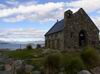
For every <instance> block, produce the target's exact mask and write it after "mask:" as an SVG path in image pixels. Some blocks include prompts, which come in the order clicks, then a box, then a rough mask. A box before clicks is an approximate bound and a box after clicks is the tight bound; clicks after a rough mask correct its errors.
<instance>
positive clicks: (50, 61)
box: [44, 54, 60, 74]
mask: <svg viewBox="0 0 100 74" xmlns="http://www.w3.org/2000/svg"><path fill="white" fill-rule="evenodd" d="M44 65H45V69H46V70H47V71H48V74H58V71H59V68H60V55H59V54H50V55H48V56H47V57H46V60H45V63H44Z"/></svg>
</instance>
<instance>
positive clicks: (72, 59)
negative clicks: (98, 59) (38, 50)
mask: <svg viewBox="0 0 100 74" xmlns="http://www.w3.org/2000/svg"><path fill="white" fill-rule="evenodd" d="M63 61H64V63H63V64H64V68H65V72H66V74H77V72H79V71H81V70H83V69H85V65H84V63H83V61H82V59H81V57H80V55H71V54H67V55H66V56H65V57H64V60H63Z"/></svg>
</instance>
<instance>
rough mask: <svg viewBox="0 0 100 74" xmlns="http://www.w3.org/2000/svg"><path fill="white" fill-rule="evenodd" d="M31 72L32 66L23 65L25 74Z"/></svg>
mask: <svg viewBox="0 0 100 74" xmlns="http://www.w3.org/2000/svg"><path fill="white" fill-rule="evenodd" d="M32 70H33V66H32V65H25V71H26V73H30V72H32Z"/></svg>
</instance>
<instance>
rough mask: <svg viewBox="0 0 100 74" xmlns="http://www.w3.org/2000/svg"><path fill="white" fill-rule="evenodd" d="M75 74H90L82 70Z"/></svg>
mask: <svg viewBox="0 0 100 74" xmlns="http://www.w3.org/2000/svg"><path fill="white" fill-rule="evenodd" d="M77 74H91V73H90V72H89V71H87V70H82V71H80V72H79V73H77Z"/></svg>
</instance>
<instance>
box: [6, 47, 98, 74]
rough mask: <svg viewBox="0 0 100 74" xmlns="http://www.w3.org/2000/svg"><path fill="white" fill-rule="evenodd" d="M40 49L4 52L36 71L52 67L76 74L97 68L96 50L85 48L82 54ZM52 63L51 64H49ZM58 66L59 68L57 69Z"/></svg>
mask: <svg viewBox="0 0 100 74" xmlns="http://www.w3.org/2000/svg"><path fill="white" fill-rule="evenodd" d="M44 51H45V50H42V49H31V50H28V49H24V50H17V51H9V52H5V55H6V56H9V57H11V58H15V59H22V60H23V59H24V60H25V63H27V64H31V65H34V66H35V69H36V70H43V69H44V70H43V71H45V67H47V66H48V65H49V66H50V65H52V67H53V68H56V69H59V70H58V71H60V69H61V68H63V69H64V70H63V71H64V72H65V74H76V73H77V72H79V71H81V70H84V69H91V68H93V67H95V66H99V62H100V59H99V58H100V55H99V53H98V52H97V51H96V49H94V48H91V47H87V48H84V49H83V51H82V52H68V53H62V52H60V51H54V50H48V51H46V52H45V53H44ZM51 63H52V64H51ZM59 66H60V68H59Z"/></svg>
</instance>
